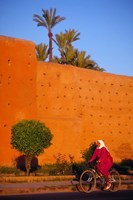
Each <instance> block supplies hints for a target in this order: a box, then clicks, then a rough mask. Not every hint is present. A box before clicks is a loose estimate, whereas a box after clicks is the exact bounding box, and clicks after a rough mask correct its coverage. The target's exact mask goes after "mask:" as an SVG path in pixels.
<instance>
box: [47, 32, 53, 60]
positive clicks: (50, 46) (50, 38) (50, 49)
mask: <svg viewBox="0 0 133 200" xmlns="http://www.w3.org/2000/svg"><path fill="white" fill-rule="evenodd" d="M52 36H53V34H52V33H51V31H49V33H48V37H49V62H52V57H53V56H52Z"/></svg>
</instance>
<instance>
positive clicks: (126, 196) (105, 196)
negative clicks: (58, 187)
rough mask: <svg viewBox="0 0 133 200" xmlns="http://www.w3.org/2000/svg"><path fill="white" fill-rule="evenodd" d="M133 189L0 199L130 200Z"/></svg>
mask: <svg viewBox="0 0 133 200" xmlns="http://www.w3.org/2000/svg"><path fill="white" fill-rule="evenodd" d="M132 199H133V190H122V191H118V192H112V193H111V192H108V191H104V192H101V191H100V192H99V191H98V192H92V193H89V194H85V193H80V192H67V193H64V192H63V193H46V194H31V195H27V194H26V195H10V196H9V195H8V196H0V200H132Z"/></svg>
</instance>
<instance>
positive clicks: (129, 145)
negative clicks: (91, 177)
mask: <svg viewBox="0 0 133 200" xmlns="http://www.w3.org/2000/svg"><path fill="white" fill-rule="evenodd" d="M0 46H1V48H0V152H1V155H0V165H8V164H9V165H12V164H13V163H14V160H15V158H16V157H17V156H18V155H20V153H18V152H17V151H15V150H13V149H12V148H11V146H10V134H11V126H12V125H13V124H14V123H16V122H18V121H19V120H21V119H37V120H40V121H43V122H44V123H45V124H46V126H48V127H49V128H50V130H51V132H52V133H53V134H54V138H53V141H52V146H50V147H49V148H48V149H46V150H45V152H44V154H42V155H40V156H39V157H38V159H39V164H44V163H53V162H55V158H54V156H57V155H58V154H59V153H61V154H62V155H66V158H68V157H69V154H70V155H72V156H74V159H75V161H81V151H82V150H84V149H86V148H87V147H88V146H89V145H90V143H92V142H94V141H95V140H97V139H103V140H104V141H105V143H106V145H107V146H108V148H109V150H110V152H111V154H112V155H113V158H114V160H115V161H120V160H122V159H125V158H130V159H132V158H133V128H132V124H133V77H129V76H121V75H114V74H110V73H105V72H98V71H93V70H87V69H81V68H77V67H73V66H64V65H59V64H54V63H45V62H38V61H37V60H36V53H35V44H34V43H33V42H31V41H25V40H21V39H16V38H9V37H4V36H1V37H0Z"/></svg>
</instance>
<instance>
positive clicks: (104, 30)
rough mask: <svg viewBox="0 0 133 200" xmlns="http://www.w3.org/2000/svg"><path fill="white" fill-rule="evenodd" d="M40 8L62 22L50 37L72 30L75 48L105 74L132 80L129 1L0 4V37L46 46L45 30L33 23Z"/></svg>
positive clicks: (132, 4) (132, 1)
mask: <svg viewBox="0 0 133 200" xmlns="http://www.w3.org/2000/svg"><path fill="white" fill-rule="evenodd" d="M42 8H43V9H50V8H53V9H54V8H56V9H57V13H56V14H57V15H59V16H61V17H65V18H66V20H64V21H62V22H61V23H59V24H57V26H55V27H54V28H53V34H59V33H60V32H64V31H65V29H66V30H69V29H75V30H76V31H78V32H80V40H78V41H76V42H75V43H73V46H74V47H75V48H78V50H79V51H81V50H83V51H86V55H90V56H91V59H92V60H94V61H95V62H96V63H97V64H98V65H99V66H100V67H102V68H104V69H105V70H106V72H108V73H113V74H119V75H125V76H133V0H0V35H5V36H10V37H15V38H20V39H25V40H31V41H33V42H34V43H35V44H39V43H41V42H42V43H45V44H48V36H47V29H46V28H44V27H37V23H36V22H35V21H33V15H34V14H38V15H40V16H41V15H42ZM53 54H54V55H58V50H57V47H56V46H55V45H54V49H53Z"/></svg>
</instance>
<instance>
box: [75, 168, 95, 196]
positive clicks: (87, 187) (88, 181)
mask: <svg viewBox="0 0 133 200" xmlns="http://www.w3.org/2000/svg"><path fill="white" fill-rule="evenodd" d="M79 183H80V187H81V189H82V191H83V192H85V193H89V192H92V191H93V190H94V189H95V188H96V175H95V173H94V172H93V171H92V170H85V171H84V172H83V173H82V174H81V176H80V180H79Z"/></svg>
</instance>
